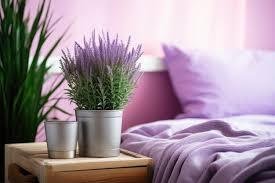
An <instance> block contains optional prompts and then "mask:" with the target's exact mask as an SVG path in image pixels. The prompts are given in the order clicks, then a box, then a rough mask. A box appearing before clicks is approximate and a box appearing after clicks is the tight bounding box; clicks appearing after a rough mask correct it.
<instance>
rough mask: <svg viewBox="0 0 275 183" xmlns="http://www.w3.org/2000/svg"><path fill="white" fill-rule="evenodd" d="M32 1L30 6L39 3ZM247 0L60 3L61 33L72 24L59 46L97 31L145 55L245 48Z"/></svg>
mask: <svg viewBox="0 0 275 183" xmlns="http://www.w3.org/2000/svg"><path fill="white" fill-rule="evenodd" d="M29 2H31V3H32V4H31V7H32V8H33V6H35V5H36V3H37V1H29ZM245 2H246V1H245V0H77V1H76V0H66V1H61V0H56V1H52V7H53V8H52V9H53V11H54V13H55V16H57V17H58V16H62V17H63V20H62V22H61V24H59V25H58V27H57V28H58V29H57V32H58V33H61V32H62V30H64V27H65V26H66V25H69V24H71V23H72V25H71V29H70V33H69V37H68V38H67V39H66V40H65V41H64V42H63V44H62V45H61V47H67V46H70V45H71V44H72V43H73V42H74V41H75V40H77V41H81V40H82V38H83V36H84V35H86V36H88V35H89V34H90V33H91V31H92V29H93V28H96V29H97V30H98V31H101V30H102V29H103V30H108V31H110V32H112V33H118V34H119V35H120V36H121V37H122V38H126V37H127V36H128V35H131V36H132V37H133V38H134V40H135V41H136V42H141V43H142V44H143V45H144V49H145V52H146V53H151V54H161V47H160V44H161V43H175V44H178V45H181V46H183V47H192V48H211V49H212V48H227V47H229V48H240V47H242V46H243V33H244V30H243V29H244V27H243V26H244V18H245V14H244V13H245Z"/></svg>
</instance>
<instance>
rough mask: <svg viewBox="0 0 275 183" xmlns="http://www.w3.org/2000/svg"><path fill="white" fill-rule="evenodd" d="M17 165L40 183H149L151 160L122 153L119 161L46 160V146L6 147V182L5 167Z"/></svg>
mask: <svg viewBox="0 0 275 183" xmlns="http://www.w3.org/2000/svg"><path fill="white" fill-rule="evenodd" d="M12 163H16V164H17V165H19V166H20V167H22V168H23V169H24V170H26V171H28V172H30V173H31V174H32V175H35V176H36V177H37V178H38V180H39V182H40V183H60V182H66V183H84V182H85V183H88V182H98V183H107V182H108V183H109V182H113V183H145V182H146V183H147V182H151V175H152V174H151V172H152V159H151V158H148V157H145V156H142V155H139V154H137V153H133V152H130V151H127V150H123V149H121V154H120V156H119V157H112V158H82V157H77V158H74V159H48V155H47V146H46V143H24V144H8V145H6V146H5V169H6V175H5V181H6V182H8V173H9V172H8V167H9V165H10V164H12Z"/></svg>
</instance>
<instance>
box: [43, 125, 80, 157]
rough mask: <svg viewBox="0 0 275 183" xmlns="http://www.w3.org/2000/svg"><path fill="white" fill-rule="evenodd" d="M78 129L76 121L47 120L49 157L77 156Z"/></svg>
mask: <svg viewBox="0 0 275 183" xmlns="http://www.w3.org/2000/svg"><path fill="white" fill-rule="evenodd" d="M77 129H78V123H77V122H76V121H47V122H45V130H46V138H47V147H48V156H49V158H54V159H67V158H75V155H76V145H77V133H78V130H77Z"/></svg>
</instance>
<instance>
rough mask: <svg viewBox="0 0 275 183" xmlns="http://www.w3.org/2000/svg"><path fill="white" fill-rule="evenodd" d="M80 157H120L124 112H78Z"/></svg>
mask: <svg viewBox="0 0 275 183" xmlns="http://www.w3.org/2000/svg"><path fill="white" fill-rule="evenodd" d="M76 119H77V121H78V123H79V125H78V147H79V156H82V157H113V156H119V153H120V150H119V147H120V138H121V126H122V111H121V110H76Z"/></svg>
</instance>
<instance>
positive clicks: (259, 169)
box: [121, 46, 275, 183]
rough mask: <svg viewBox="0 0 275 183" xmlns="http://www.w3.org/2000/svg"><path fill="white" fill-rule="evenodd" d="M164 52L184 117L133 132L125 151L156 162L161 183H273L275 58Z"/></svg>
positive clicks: (263, 54) (138, 127)
mask: <svg viewBox="0 0 275 183" xmlns="http://www.w3.org/2000/svg"><path fill="white" fill-rule="evenodd" d="M164 53H165V56H164V62H165V64H166V67H167V69H168V73H169V76H170V79H171V83H172V85H173V90H174V93H175V95H176V97H177V99H178V102H179V103H180V106H181V112H180V113H179V114H178V115H177V116H175V118H174V119H171V120H160V121H155V122H151V123H146V124H142V125H136V126H134V127H131V128H129V129H128V130H126V131H125V132H124V133H123V135H122V144H121V146H122V148H125V149H128V150H131V151H134V152H137V153H140V154H143V155H146V156H149V157H152V158H153V160H154V176H153V182H155V183H166V182H171V183H176V182H186V183H197V182H198V183H207V182H211V183H223V182H225V183H227V182H230V183H242V182H249V183H250V182H275V105H274V104H273V101H275V83H274V77H275V74H274V73H275V72H274V71H273V70H274V69H275V62H274V60H275V53H274V52H267V51H259V50H258V51H255V50H254V51H251V50H231V51H230V52H228V51H226V52H224V51H219V52H216V53H214V52H211V53H210V52H202V51H198V50H184V49H180V48H178V47H175V46H164Z"/></svg>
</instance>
